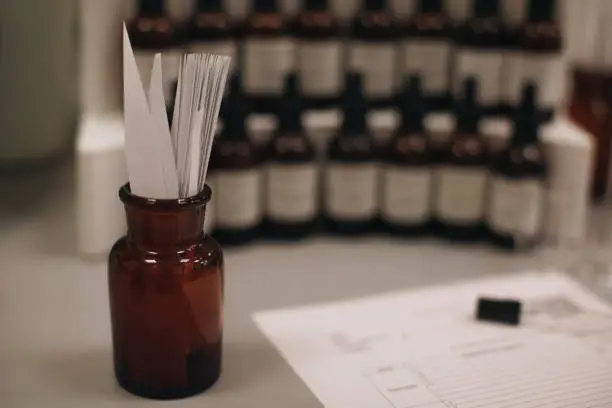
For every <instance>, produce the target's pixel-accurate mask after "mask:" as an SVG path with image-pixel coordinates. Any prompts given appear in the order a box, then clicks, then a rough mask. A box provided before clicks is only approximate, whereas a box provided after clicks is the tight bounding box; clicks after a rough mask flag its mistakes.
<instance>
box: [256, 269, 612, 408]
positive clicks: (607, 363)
mask: <svg viewBox="0 0 612 408" xmlns="http://www.w3.org/2000/svg"><path fill="white" fill-rule="evenodd" d="M479 296H492V297H505V298H516V299H518V300H521V301H523V318H522V324H521V325H520V326H518V327H511V326H504V325H499V324H493V323H485V322H477V321H475V320H474V317H473V316H474V313H475V307H476V301H477V298H478V297H479ZM254 320H255V322H256V324H257V325H258V326H259V328H260V329H261V330H262V331H263V333H264V334H265V335H266V336H267V337H268V338H269V339H270V340H271V341H272V343H273V344H274V345H275V346H276V347H277V348H278V350H279V351H280V353H281V354H282V355H283V357H284V358H285V359H286V360H287V362H288V363H289V364H290V365H291V367H292V368H293V369H294V371H295V372H296V373H297V374H298V375H299V376H300V377H301V378H302V380H303V381H304V382H305V383H306V385H307V386H308V387H309V388H310V389H311V391H312V392H313V393H314V394H315V395H316V396H317V397H318V398H319V399H320V401H321V402H322V404H323V405H324V406H325V407H328V408H349V407H350V408H610V407H612V309H611V308H610V307H609V305H607V304H606V303H604V302H603V301H601V300H599V299H598V298H597V297H595V296H594V295H593V294H591V293H589V292H588V291H587V290H585V289H583V288H582V287H581V286H579V285H578V284H577V283H575V282H573V281H572V280H571V279H570V278H568V277H565V276H563V275H561V274H556V273H550V274H543V273H525V274H518V275H515V276H513V277H502V278H494V279H487V280H480V281H475V282H468V283H460V284H453V285H449V286H439V287H433V288H428V289H425V290H419V291H410V292H395V293H390V294H385V295H378V296H375V297H369V298H362V299H357V300H351V301H346V302H337V303H332V304H325V305H315V306H308V307H302V308H297V309H290V310H279V311H266V312H260V313H257V314H256V315H255V316H254Z"/></svg>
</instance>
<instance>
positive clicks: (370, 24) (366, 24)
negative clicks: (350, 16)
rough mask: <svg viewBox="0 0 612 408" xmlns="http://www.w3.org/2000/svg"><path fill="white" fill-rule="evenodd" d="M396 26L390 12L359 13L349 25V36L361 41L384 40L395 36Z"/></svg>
mask: <svg viewBox="0 0 612 408" xmlns="http://www.w3.org/2000/svg"><path fill="white" fill-rule="evenodd" d="M397 33H398V32H397V26H396V25H395V22H394V20H393V17H392V15H391V14H390V13H387V12H376V13H372V12H370V13H368V12H362V13H359V14H358V15H357V16H356V17H355V18H354V20H353V22H352V25H351V36H352V37H353V38H354V39H356V40H361V41H385V40H393V39H395V38H396V37H397Z"/></svg>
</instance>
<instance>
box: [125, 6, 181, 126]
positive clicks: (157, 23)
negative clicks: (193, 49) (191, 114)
mask: <svg viewBox="0 0 612 408" xmlns="http://www.w3.org/2000/svg"><path fill="white" fill-rule="evenodd" d="M138 5H139V7H138V14H137V17H136V18H135V19H133V20H132V21H130V22H129V23H128V26H127V29H128V33H129V35H130V41H131V43H132V47H133V48H134V55H135V57H136V63H137V64H138V69H139V71H140V77H141V79H142V84H143V86H144V88H145V89H149V82H150V80H151V69H152V68H153V57H154V56H155V54H156V53H158V52H163V56H162V71H163V76H164V78H163V82H164V83H163V85H164V98H165V99H166V107H167V110H168V117H171V116H172V115H171V112H172V109H173V106H174V96H175V93H176V85H177V81H178V67H179V55H180V54H181V53H182V51H183V47H184V45H185V40H186V37H185V33H184V30H182V29H181V28H180V27H179V26H178V25H177V24H176V23H174V21H172V20H171V19H170V17H168V15H167V13H166V10H165V7H164V0H139V2H138Z"/></svg>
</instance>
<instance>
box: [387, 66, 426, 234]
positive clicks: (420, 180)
mask: <svg viewBox="0 0 612 408" xmlns="http://www.w3.org/2000/svg"><path fill="white" fill-rule="evenodd" d="M400 109H401V111H402V123H401V126H400V128H399V130H398V131H397V133H396V134H395V136H394V137H393V138H392V139H391V141H390V142H389V144H388V145H387V146H386V148H385V154H384V168H383V178H382V180H383V181H382V183H383V185H382V191H383V193H382V197H381V201H382V202H381V210H380V213H381V218H382V220H383V223H384V224H385V226H386V227H387V229H388V230H389V231H390V232H391V233H395V234H398V235H405V236H415V235H421V234H423V233H425V232H426V231H427V227H428V225H429V222H430V215H431V197H432V183H433V168H432V166H431V154H430V151H429V146H428V145H429V143H428V140H427V136H426V134H425V129H424V126H423V116H424V111H425V104H424V102H423V98H422V96H421V81H420V78H419V77H411V78H410V81H409V82H408V84H407V85H406V89H405V90H404V91H403V93H402V95H401V98H400Z"/></svg>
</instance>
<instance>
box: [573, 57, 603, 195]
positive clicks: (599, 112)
mask: <svg viewBox="0 0 612 408" xmlns="http://www.w3.org/2000/svg"><path fill="white" fill-rule="evenodd" d="M606 82H607V81H606V80H605V76H604V75H603V73H602V72H600V71H597V70H595V69H589V68H586V67H580V66H578V67H575V68H574V70H573V72H572V95H571V98H570V104H569V109H568V111H569V116H570V118H571V119H572V120H573V121H574V122H575V123H577V124H578V125H579V126H580V127H582V128H583V129H584V130H586V131H587V132H589V133H590V134H591V135H593V138H594V142H595V152H596V155H595V160H594V162H593V170H592V174H593V176H592V178H591V180H592V185H591V196H592V198H593V200H595V201H601V200H602V199H603V198H604V196H605V194H606V186H607V179H608V170H607V169H608V166H609V162H610V149H609V145H610V140H609V138H610V135H609V133H607V132H608V131H609V129H611V127H609V125H606V123H607V122H610V120H609V119H608V118H607V117H608V116H609V113H608V112H610V107H611V106H612V105H611V103H612V98H606V97H605V95H604V89H605V88H607V86H606ZM606 146H607V147H606Z"/></svg>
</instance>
